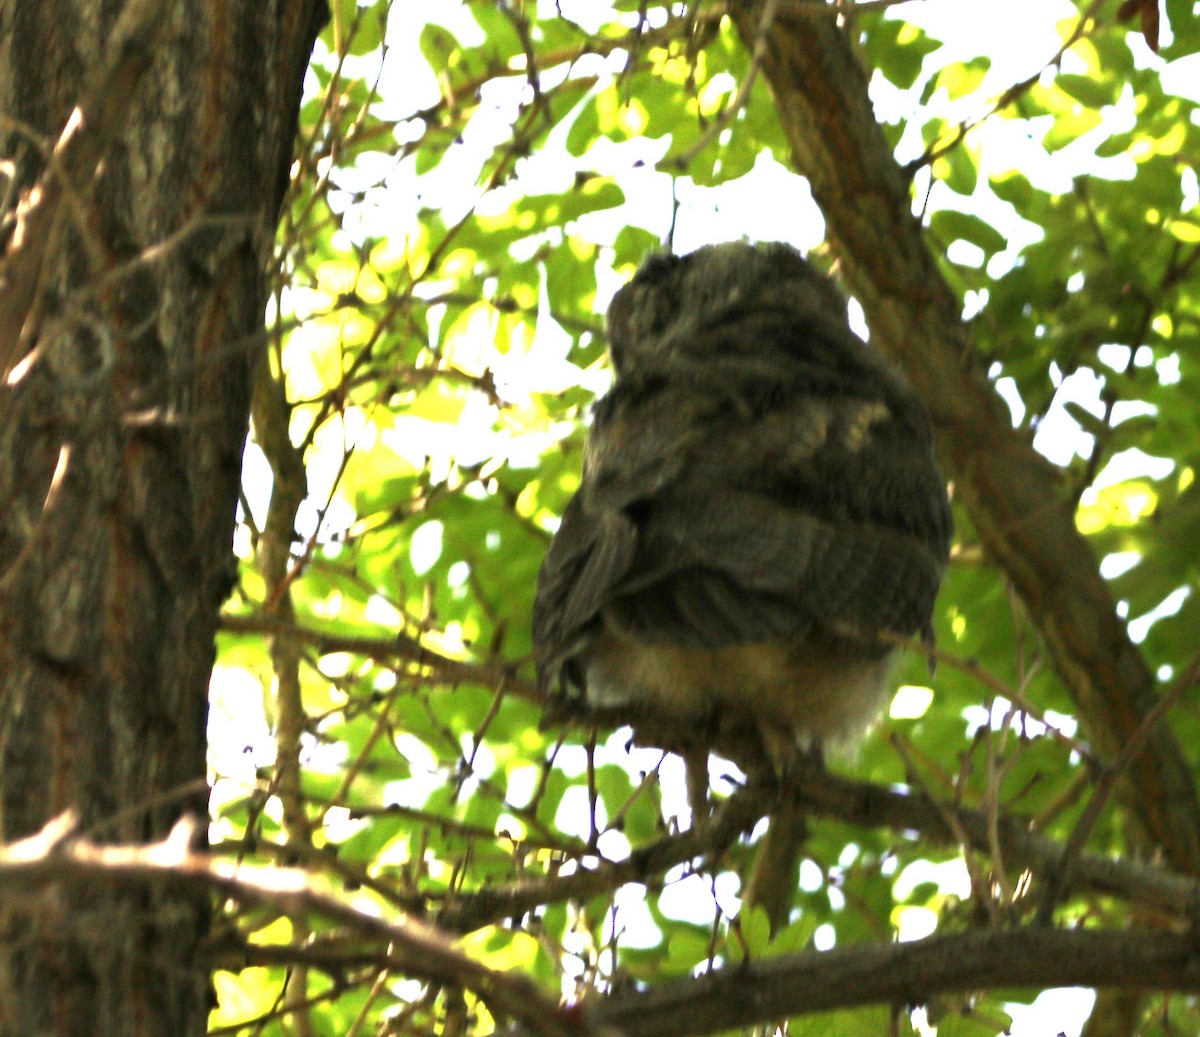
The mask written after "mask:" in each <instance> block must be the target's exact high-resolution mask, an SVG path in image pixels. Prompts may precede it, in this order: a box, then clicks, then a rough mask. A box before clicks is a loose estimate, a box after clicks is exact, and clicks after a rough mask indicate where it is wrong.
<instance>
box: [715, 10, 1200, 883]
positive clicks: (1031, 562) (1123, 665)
mask: <svg viewBox="0 0 1200 1037" xmlns="http://www.w3.org/2000/svg"><path fill="white" fill-rule="evenodd" d="M766 7H767V5H766V3H765V2H761V0H738V2H737V3H735V4H734V5H733V6H732V8H731V14H732V16H733V19H734V22H735V24H736V25H737V28H738V31H739V33H740V34H741V36H742V39H743V40H744V41H745V44H746V47H747V49H748V50H750V51H751V52H754V50H755V46H756V44H757V43H758V42H759V40H760V24H761V19H762V17H763V13H764V10H765V9H766ZM761 41H762V46H761V48H760V52H761V55H762V65H761V70H762V74H763V75H764V76H765V77H766V79H767V81H768V82H769V84H770V86H771V90H772V92H773V93H774V96H775V100H776V108H777V110H778V112H779V117H780V120H781V123H782V126H783V128H784V131H785V133H786V134H787V137H788V141H789V143H790V144H791V147H792V152H793V156H794V163H795V167H796V169H797V170H798V171H799V172H800V173H802V174H803V175H804V176H805V177H807V178H808V180H809V182H810V184H811V187H812V193H813V197H814V198H815V199H816V201H817V203H818V205H819V206H820V208H821V211H822V213H823V214H824V216H825V220H826V225H827V230H828V235H829V240H830V243H831V245H832V247H833V251H834V253H835V254H836V256H837V257H838V261H839V265H840V271H841V274H842V277H843V278H844V280H845V281H846V283H847V285H848V286H849V288H850V290H851V291H852V292H853V294H854V296H855V297H856V298H857V299H858V300H859V302H860V303H861V304H862V307H863V310H864V312H865V314H866V318H867V322H868V324H869V325H870V328H871V336H872V341H873V342H875V343H877V344H878V345H879V347H880V348H881V349H883V350H884V351H885V352H887V353H888V354H889V355H890V356H892V357H894V358H895V359H896V361H897V362H898V363H900V364H901V365H902V366H903V367H904V369H905V372H906V373H907V375H908V377H909V380H910V381H911V382H912V383H913V385H914V386H915V387H916V388H917V390H918V391H919V392H920V393H921V394H922V395H923V396H924V398H925V400H926V403H927V404H928V406H929V409H930V411H931V413H932V415H933V418H934V422H935V425H936V427H937V432H938V454H939V458H940V460H941V462H942V464H943V465H944V467H945V468H946V469H947V471H948V474H949V475H950V477H951V479H952V480H953V484H954V491H955V495H956V498H957V500H958V501H959V502H960V503H961V504H962V505H963V506H964V507H965V508H966V510H967V512H968V513H969V515H970V517H971V522H972V524H973V525H974V527H975V529H976V531H977V532H978V535H979V537H980V540H981V541H982V543H983V545H984V547H985V548H986V550H987V551H988V553H989V554H990V555H991V557H992V558H993V559H995V561H996V562H997V564H998V565H1000V567H1001V568H1002V569H1003V570H1004V571H1005V573H1006V575H1007V576H1008V577H1009V579H1010V580H1011V581H1012V583H1013V585H1014V586H1015V587H1016V589H1017V591H1018V593H1019V594H1020V595H1021V598H1022V599H1023V601H1024V602H1025V605H1026V607H1027V608H1028V610H1029V613H1030V616H1031V617H1032V619H1033V622H1034V623H1035V624H1036V625H1037V627H1038V629H1039V630H1040V631H1041V632H1042V634H1043V636H1044V637H1045V640H1046V644H1047V647H1048V649H1049V651H1050V653H1051V656H1052V658H1053V661H1054V664H1055V667H1056V669H1057V671H1058V673H1059V675H1060V677H1061V678H1062V680H1063V683H1064V684H1065V685H1066V687H1067V688H1068V690H1069V691H1070V692H1071V694H1072V695H1073V697H1074V699H1075V702H1076V703H1077V705H1078V708H1079V715H1080V718H1081V719H1082V721H1083V722H1084V724H1085V725H1086V727H1087V729H1088V732H1089V735H1090V736H1091V738H1092V740H1093V741H1094V743H1095V744H1096V746H1097V748H1098V749H1099V751H1100V753H1101V755H1102V757H1103V758H1105V759H1107V760H1109V761H1111V760H1113V759H1115V758H1116V757H1117V755H1118V754H1119V753H1120V750H1121V748H1122V747H1123V746H1124V745H1125V744H1127V743H1128V742H1129V740H1130V738H1131V737H1132V735H1133V733H1134V732H1135V731H1136V730H1137V728H1138V725H1139V724H1140V723H1141V722H1142V720H1143V718H1144V717H1145V716H1146V714H1147V713H1148V712H1149V711H1150V709H1151V708H1153V705H1154V701H1155V689H1154V678H1153V675H1152V674H1151V672H1150V670H1149V668H1148V666H1147V665H1146V662H1145V660H1144V659H1143V658H1142V656H1141V654H1140V653H1139V652H1138V650H1137V648H1136V647H1135V646H1134V644H1133V643H1132V642H1131V641H1130V639H1129V636H1128V634H1127V632H1126V630H1125V627H1124V624H1123V623H1122V621H1121V620H1120V619H1119V618H1118V616H1117V613H1116V608H1115V606H1114V603H1113V600H1112V596H1111V594H1110V593H1109V589H1108V586H1107V585H1106V584H1105V582H1104V580H1103V579H1102V578H1101V576H1100V574H1099V570H1098V567H1097V563H1096V558H1095V556H1094V554H1093V552H1092V550H1091V547H1090V546H1089V544H1088V543H1087V541H1086V540H1085V539H1084V538H1083V536H1082V535H1081V534H1080V533H1079V531H1078V530H1077V529H1076V526H1075V518H1074V509H1073V506H1072V502H1071V499H1070V495H1069V493H1068V492H1067V490H1066V488H1065V486H1064V484H1063V480H1062V478H1061V475H1060V473H1059V472H1058V470H1057V469H1055V468H1054V467H1053V466H1052V465H1051V464H1050V463H1049V462H1048V461H1046V460H1045V458H1043V457H1041V456H1040V455H1039V454H1038V453H1036V452H1035V451H1034V449H1033V446H1032V441H1031V437H1030V436H1029V434H1028V433H1027V432H1025V431H1023V430H1016V429H1014V428H1013V427H1012V423H1011V421H1010V419H1009V412H1008V409H1007V407H1006V406H1005V404H1004V402H1003V401H1002V400H1001V399H1000V397H999V396H998V395H997V394H996V392H995V391H994V389H993V387H992V386H991V385H990V384H989V383H988V382H987V379H986V378H985V376H984V373H983V371H982V370H981V369H980V366H979V365H978V364H977V363H974V362H973V354H972V351H971V348H970V343H969V342H968V336H967V331H966V329H965V327H964V326H963V323H962V320H961V311H960V306H959V302H958V300H957V299H956V298H955V296H954V293H953V292H952V291H951V290H950V288H949V286H948V285H947V284H946V281H945V279H944V278H943V277H942V275H941V273H940V272H939V270H938V267H937V264H936V262H935V260H934V258H933V256H932V254H931V253H930V251H929V249H928V247H927V245H926V243H925V240H924V237H923V234H922V230H921V226H920V223H919V222H918V220H917V219H916V217H915V216H914V215H913V212H912V202H911V199H910V191H909V186H910V185H909V182H908V180H907V178H906V177H905V175H904V173H903V171H902V170H901V169H900V167H899V166H898V164H897V163H896V161H895V158H894V157H893V155H892V152H891V149H890V148H889V147H888V145H887V142H886V140H885V139H884V136H883V133H882V131H881V130H880V128H879V125H878V123H877V122H876V120H875V116H874V112H873V111H872V108H871V102H870V98H869V97H868V94H867V82H866V77H865V75H864V74H863V71H862V69H861V67H860V66H859V64H858V62H857V60H856V58H855V55H854V52H853V48H852V47H851V44H850V41H849V39H848V38H847V34H846V30H845V29H844V28H843V27H841V26H840V25H839V24H838V22H837V20H836V19H835V17H834V15H833V12H832V11H830V10H829V9H828V8H827V7H826V6H825V5H824V4H821V3H815V4H808V3H792V4H778V5H777V9H776V12H775V16H774V19H773V21H772V22H771V24H770V25H769V26H768V27H767V28H766V30H765V32H763V33H762V36H761ZM1120 795H1121V796H1122V798H1123V800H1124V802H1126V803H1127V804H1130V805H1132V806H1133V808H1134V809H1133V816H1134V817H1135V818H1136V819H1137V821H1138V822H1139V823H1140V824H1141V825H1142V826H1143V828H1144V830H1145V831H1146V833H1147V834H1148V835H1149V837H1150V839H1151V840H1152V841H1153V843H1155V844H1156V845H1157V846H1159V847H1161V849H1162V852H1163V853H1164V854H1165V856H1166V858H1167V859H1168V860H1169V861H1170V862H1171V863H1172V865H1173V866H1174V867H1175V868H1177V869H1178V870H1180V871H1183V872H1187V873H1193V874H1194V873H1196V872H1197V871H1198V870H1200V805H1198V803H1197V799H1196V789H1195V784H1194V782H1193V779H1192V775H1191V773H1190V771H1189V768H1188V765H1187V761H1186V759H1185V757H1184V755H1183V752H1182V751H1181V749H1180V747H1179V744H1178V742H1177V741H1176V740H1175V739H1174V737H1173V736H1172V734H1171V732H1170V730H1169V729H1168V728H1167V727H1166V725H1159V726H1158V728H1157V730H1156V731H1155V732H1154V733H1153V734H1152V736H1151V738H1150V740H1149V743H1148V746H1147V749H1146V751H1144V752H1142V753H1141V754H1140V756H1139V757H1138V758H1137V759H1136V760H1135V761H1133V763H1132V765H1131V767H1130V774H1129V780H1128V781H1126V782H1125V783H1124V785H1123V787H1122V789H1121V792H1120Z"/></svg>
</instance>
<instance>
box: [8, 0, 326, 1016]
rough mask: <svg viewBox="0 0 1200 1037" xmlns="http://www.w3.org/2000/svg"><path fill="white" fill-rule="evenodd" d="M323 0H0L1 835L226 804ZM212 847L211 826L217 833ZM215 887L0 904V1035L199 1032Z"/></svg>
mask: <svg viewBox="0 0 1200 1037" xmlns="http://www.w3.org/2000/svg"><path fill="white" fill-rule="evenodd" d="M324 13H325V5H324V3H322V2H321V0H304V2H296V0H286V2H285V0H228V2H226V3H222V4H180V3H170V2H167V0H38V2H36V3H34V2H30V0H0V140H2V141H3V143H2V144H0V158H2V159H3V162H4V163H5V166H6V167H7V168H6V169H0V175H5V176H7V177H8V179H7V182H4V181H0V185H2V186H0V204H2V205H3V206H4V208H3V210H2V211H0V218H2V219H3V223H2V224H0V233H2V234H3V243H4V245H5V248H6V255H5V258H4V261H3V266H2V267H0V373H6V372H7V374H8V378H7V384H0V838H2V839H3V840H6V841H8V840H13V839H16V838H20V837H22V836H26V835H29V834H30V833H33V832H35V831H37V830H38V829H39V828H40V827H41V826H42V825H43V824H45V823H46V821H48V820H49V819H51V818H54V817H56V816H58V815H60V814H61V813H62V812H64V811H67V810H72V811H73V812H74V814H75V816H76V817H77V819H78V823H79V825H80V826H81V828H82V830H84V831H86V832H87V834H89V835H90V836H92V837H94V838H96V839H100V840H114V841H122V842H130V841H139V840H141V841H150V840H155V839H159V838H161V837H162V836H163V835H165V833H166V832H167V831H168V830H169V829H170V827H171V826H172V824H173V823H174V822H175V821H176V820H177V819H178V818H179V817H180V816H181V814H183V813H186V812H191V813H194V814H197V815H199V817H200V818H202V819H203V818H205V817H206V816H207V812H206V799H207V790H206V785H205V716H206V702H207V685H208V679H209V673H210V670H211V667H212V662H213V654H214V648H213V638H214V633H215V629H216V621H217V612H218V607H219V606H220V603H221V601H222V600H223V599H224V597H225V596H226V594H227V593H228V591H229V589H230V588H231V586H232V582H233V580H234V576H235V569H234V562H233V558H232V555H231V551H230V547H231V538H232V533H233V527H234V514H235V507H236V503H237V492H238V479H239V474H240V468H241V455H242V445H243V440H244V438H245V434H246V423H247V415H248V409H249V400H250V386H251V377H252V374H253V370H254V366H255V363H256V358H257V356H258V353H259V351H260V348H261V344H262V331H261V329H262V326H263V313H264V308H265V303H266V296H267V289H268V284H267V277H266V270H267V268H268V261H269V258H270V255H271V249H272V242H273V237H274V228H275V223H276V218H277V215H278V211H279V207H280V204H281V202H282V200H283V197H284V191H285V189H286V186H287V181H288V172H289V165H290V158H291V153H292V144H293V137H294V133H295V127H296V118H297V111H298V107H299V98H300V88H301V83H302V80H303V76H304V71H305V67H306V64H307V59H308V56H309V52H310V50H311V46H312V42H313V40H314V38H315V34H316V32H317V30H318V29H319V27H320V24H321V21H322V20H323V18H324ZM201 830H203V822H202V823H201ZM206 917H207V905H206V902H205V898H204V897H202V896H198V895H197V894H195V893H194V892H190V891H181V890H179V889H174V888H166V887H164V888H155V889H140V890H129V889H117V888H110V887H99V886H95V887H87V888H84V887H81V886H63V887H60V888H54V889H46V890H40V891H36V892H35V893H34V894H33V895H31V896H26V897H24V898H22V899H21V900H19V901H17V900H8V901H0V948H2V951H0V1035H3V1037H7V1035H16V1034H55V1035H75V1034H79V1035H83V1034H88V1035H91V1034H97V1033H102V1034H105V1035H106V1037H123V1035H127V1034H128V1035H132V1034H135V1033H136V1034H140V1035H145V1034H164V1035H165V1034H172V1035H193V1034H195V1035H199V1034H202V1033H204V1031H205V1022H206V1015H207V1010H208V1007H209V1006H208V1001H209V994H208V969H207V966H206V963H205V961H204V960H203V955H202V953H200V940H201V938H202V936H203V934H204V931H205V928H206Z"/></svg>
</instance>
